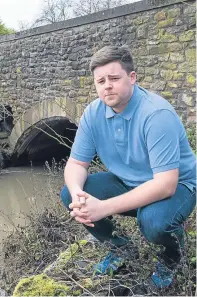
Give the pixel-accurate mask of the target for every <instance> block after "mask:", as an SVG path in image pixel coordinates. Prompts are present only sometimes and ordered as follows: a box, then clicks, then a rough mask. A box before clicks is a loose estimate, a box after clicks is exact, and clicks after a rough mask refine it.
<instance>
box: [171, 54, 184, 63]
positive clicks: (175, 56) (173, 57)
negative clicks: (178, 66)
mask: <svg viewBox="0 0 197 297" xmlns="http://www.w3.org/2000/svg"><path fill="white" fill-rule="evenodd" d="M170 60H171V61H172V62H175V63H177V62H183V61H185V56H184V55H183V54H180V53H170Z"/></svg>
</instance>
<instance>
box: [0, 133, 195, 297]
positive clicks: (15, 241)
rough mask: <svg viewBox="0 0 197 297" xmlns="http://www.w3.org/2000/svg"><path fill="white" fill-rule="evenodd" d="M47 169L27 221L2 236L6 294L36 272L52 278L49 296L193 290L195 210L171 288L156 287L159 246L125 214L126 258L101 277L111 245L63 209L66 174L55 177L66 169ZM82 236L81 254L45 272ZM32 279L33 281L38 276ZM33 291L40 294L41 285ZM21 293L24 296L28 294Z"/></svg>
mask: <svg viewBox="0 0 197 297" xmlns="http://www.w3.org/2000/svg"><path fill="white" fill-rule="evenodd" d="M194 135H195V134H194V132H193V130H191V131H190V135H189V140H190V143H191V145H192V146H193V149H194V148H195V147H194V144H195V141H194ZM195 149H196V148H195ZM47 170H48V173H50V174H49V180H48V182H47V184H46V185H43V188H42V189H37V188H35V194H34V197H31V201H32V210H31V212H30V213H29V214H28V215H26V217H27V219H28V224H27V226H23V227H20V226H15V231H14V232H12V233H11V234H10V235H9V236H8V237H7V239H6V240H5V241H4V267H3V271H2V272H3V273H2V279H1V280H0V288H2V289H4V290H5V291H6V292H7V294H8V295H13V292H14V289H15V287H16V285H17V283H18V282H19V280H20V279H21V278H28V277H30V278H31V277H32V276H40V277H37V278H38V279H39V281H40V279H43V278H44V280H45V281H47V282H48V283H49V284H50V290H51V291H48V296H54V294H55V295H56V296H62V295H66V294H68V295H73V296H74V295H80V296H81V295H84V296H90V295H91V296H108V295H110V296H114V295H115V296H123V295H125V296H132V295H144V296H148V295H149V296H150V295H154V296H194V295H195V291H196V232H195V230H196V225H195V218H196V217H195V211H194V212H193V213H192V214H191V215H190V217H189V219H188V220H187V222H186V223H185V230H186V231H187V235H186V246H185V249H186V254H185V255H182V259H181V262H180V264H179V265H178V267H177V268H176V271H175V272H176V274H175V282H174V284H173V286H171V287H170V288H169V289H166V290H156V289H155V288H154V287H152V286H151V284H150V283H149V281H148V280H149V277H150V275H151V273H152V271H153V270H154V265H155V262H157V260H158V258H157V252H158V251H159V247H157V246H155V245H151V244H150V243H148V242H147V241H146V240H145V238H144V237H143V236H142V234H141V233H140V231H139V229H138V227H137V225H136V221H135V219H133V218H127V217H121V216H115V218H114V222H115V224H116V226H117V233H118V232H121V234H122V233H125V234H127V235H129V236H130V237H131V238H132V242H131V243H130V244H129V246H128V254H127V255H126V257H127V259H128V260H127V262H126V265H125V267H124V268H123V269H121V270H120V271H118V273H117V274H115V275H113V274H111V275H110V276H108V277H106V276H99V277H98V276H95V275H94V273H93V267H94V264H95V263H96V262H98V261H99V260H100V259H102V257H103V256H104V255H105V254H106V253H107V250H108V249H109V246H108V245H107V244H101V243H99V242H98V241H94V239H93V238H91V237H90V236H89V234H88V232H87V231H86V229H85V228H84V227H83V226H82V225H81V224H78V223H76V222H75V221H74V220H72V219H71V218H70V217H69V214H68V213H67V212H66V211H65V208H64V207H63V205H62V203H61V201H60V199H59V192H60V189H61V186H62V181H63V178H62V180H61V178H60V179H57V178H56V177H57V176H61V177H62V176H63V169H62V168H61V167H58V166H57V164H55V163H53V164H52V167H49V166H48V167H47ZM95 170H96V171H98V170H99V169H98V167H97V168H96V169H95V167H94V166H93V167H91V170H90V171H91V172H93V171H95ZM57 180H58V182H57ZM41 196H42V198H44V199H46V200H47V208H44V209H43V210H40V209H39V208H37V206H36V199H38V198H39V197H41ZM81 240H86V241H87V244H86V245H84V246H81V245H79V249H78V251H79V253H78V254H77V257H76V255H75V253H71V254H70V258H69V261H66V262H65V265H63V266H61V268H60V269H59V270H57V271H56V272H55V273H52V275H50V273H49V274H47V273H48V272H47V273H46V275H47V276H45V275H44V276H43V273H44V271H45V272H46V268H47V267H48V266H49V265H50V264H52V263H55V261H56V260H57V259H58V257H59V255H60V253H61V252H64V251H66V250H68V249H69V248H71V247H72V246H73V244H75V246H76V244H77V245H78V243H79V242H80V241H81ZM121 252H122V251H120V253H121ZM52 266H53V265H52ZM49 277H52V280H51V279H48V278H49ZM33 280H34V281H35V278H34V279H33ZM28 282H29V279H28ZM52 285H54V286H56V288H57V290H56V291H54V290H53V289H54V287H53V288H52V287H51V286H52ZM61 286H62V287H61ZM63 288H68V291H67V292H65V291H62V290H63ZM46 290H47V288H46ZM50 292H53V293H50ZM54 292H55V293H54ZM63 292H64V294H63ZM23 293H24V292H23ZM34 293H35V294H36V295H39V294H38V291H35V292H34ZM32 294H33V293H32ZM16 295H17V294H16ZM23 295H24V296H25V294H23ZM27 296H28V295H27ZM45 296H47V291H45Z"/></svg>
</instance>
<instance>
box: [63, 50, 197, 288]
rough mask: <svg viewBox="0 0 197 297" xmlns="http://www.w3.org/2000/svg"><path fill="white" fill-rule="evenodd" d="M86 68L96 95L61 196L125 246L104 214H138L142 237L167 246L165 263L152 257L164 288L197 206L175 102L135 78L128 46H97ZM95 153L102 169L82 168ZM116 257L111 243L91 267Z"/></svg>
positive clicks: (75, 213)
mask: <svg viewBox="0 0 197 297" xmlns="http://www.w3.org/2000/svg"><path fill="white" fill-rule="evenodd" d="M90 68H91V71H92V73H93V77H94V83H95V86H96V90H97V93H98V96H99V98H98V99H96V100H94V101H93V102H91V103H90V104H89V106H88V107H87V108H86V109H85V111H84V113H83V116H82V118H81V121H80V125H79V128H78V130H77V133H76V137H75V141H74V144H73V146H72V150H71V155H70V158H69V160H68V162H67V164H66V167H65V183H66V186H64V188H63V190H62V192H61V198H62V200H63V202H64V204H65V206H66V207H67V208H68V209H69V210H70V211H71V212H70V215H71V216H72V217H74V218H75V220H76V221H77V222H80V223H82V224H84V225H85V227H86V228H87V229H88V230H89V231H90V232H91V233H92V234H93V235H94V236H95V237H96V238H97V239H99V240H100V241H102V242H103V241H110V242H111V243H112V244H113V245H114V246H117V247H122V248H123V249H124V245H125V244H126V243H127V242H128V238H125V237H121V236H117V235H114V236H113V235H112V232H113V230H114V228H113V224H112V221H111V220H110V219H107V218H108V217H111V216H112V215H113V214H124V215H125V214H126V215H130V216H136V217H137V222H138V225H139V228H140V230H141V232H142V233H143V235H144V236H145V238H146V239H147V240H148V241H149V242H152V243H155V244H159V245H163V246H164V247H165V252H164V255H163V259H164V260H165V263H166V266H165V265H164V264H161V263H158V264H157V266H156V271H155V272H154V274H153V275H152V281H153V283H154V284H155V285H156V286H157V287H158V288H162V287H167V286H169V285H170V284H171V283H172V280H173V274H172V271H171V270H170V269H169V267H172V264H173V263H177V262H178V261H179V259H180V247H183V244H184V242H183V226H182V224H183V222H184V221H185V220H186V219H187V217H188V216H189V215H190V213H191V212H192V210H193V209H194V207H195V187H196V184H195V183H196V177H195V173H196V169H195V166H196V161H195V155H194V154H193V152H192V150H191V148H190V146H189V143H188V139H187V136H186V132H185V129H184V127H183V125H182V123H181V121H180V119H179V117H178V115H177V114H176V112H175V110H174V108H173V107H172V106H171V105H170V104H169V103H168V102H167V101H166V100H165V99H163V98H162V97H160V96H158V95H156V94H153V93H150V92H148V91H147V90H145V89H143V88H141V87H139V86H138V85H137V84H136V73H135V71H134V67H133V60H132V56H131V54H130V52H129V50H128V48H127V47H114V46H108V47H104V48H102V49H101V50H99V51H98V52H97V53H95V54H94V56H93V57H92V59H91V64H90ZM95 154H98V156H99V157H100V159H101V161H102V162H103V163H104V164H105V166H106V167H107V169H108V172H100V173H95V174H91V175H88V171H87V170H88V166H89V164H90V162H91V160H92V159H93V158H94V156H95ZM119 264H122V259H120V258H119V257H117V256H116V252H115V251H114V250H113V252H111V253H109V255H108V256H107V257H106V258H105V259H104V260H103V261H102V262H101V263H99V264H97V266H96V269H97V273H108V272H109V270H111V269H113V270H116V269H117V267H118V266H119ZM167 265H168V268H167Z"/></svg>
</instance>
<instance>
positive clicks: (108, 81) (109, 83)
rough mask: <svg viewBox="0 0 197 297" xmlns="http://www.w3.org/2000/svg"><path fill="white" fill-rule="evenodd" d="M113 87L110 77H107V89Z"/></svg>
mask: <svg viewBox="0 0 197 297" xmlns="http://www.w3.org/2000/svg"><path fill="white" fill-rule="evenodd" d="M111 88H112V83H111V81H110V80H109V79H106V81H105V89H111Z"/></svg>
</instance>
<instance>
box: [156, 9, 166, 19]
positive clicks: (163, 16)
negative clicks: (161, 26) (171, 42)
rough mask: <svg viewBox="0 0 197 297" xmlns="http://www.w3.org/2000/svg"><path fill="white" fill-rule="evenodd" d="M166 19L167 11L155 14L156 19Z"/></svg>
mask: <svg viewBox="0 0 197 297" xmlns="http://www.w3.org/2000/svg"><path fill="white" fill-rule="evenodd" d="M165 19H166V13H165V11H163V10H161V11H159V12H157V13H156V14H155V16H154V20H155V21H161V20H165Z"/></svg>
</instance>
